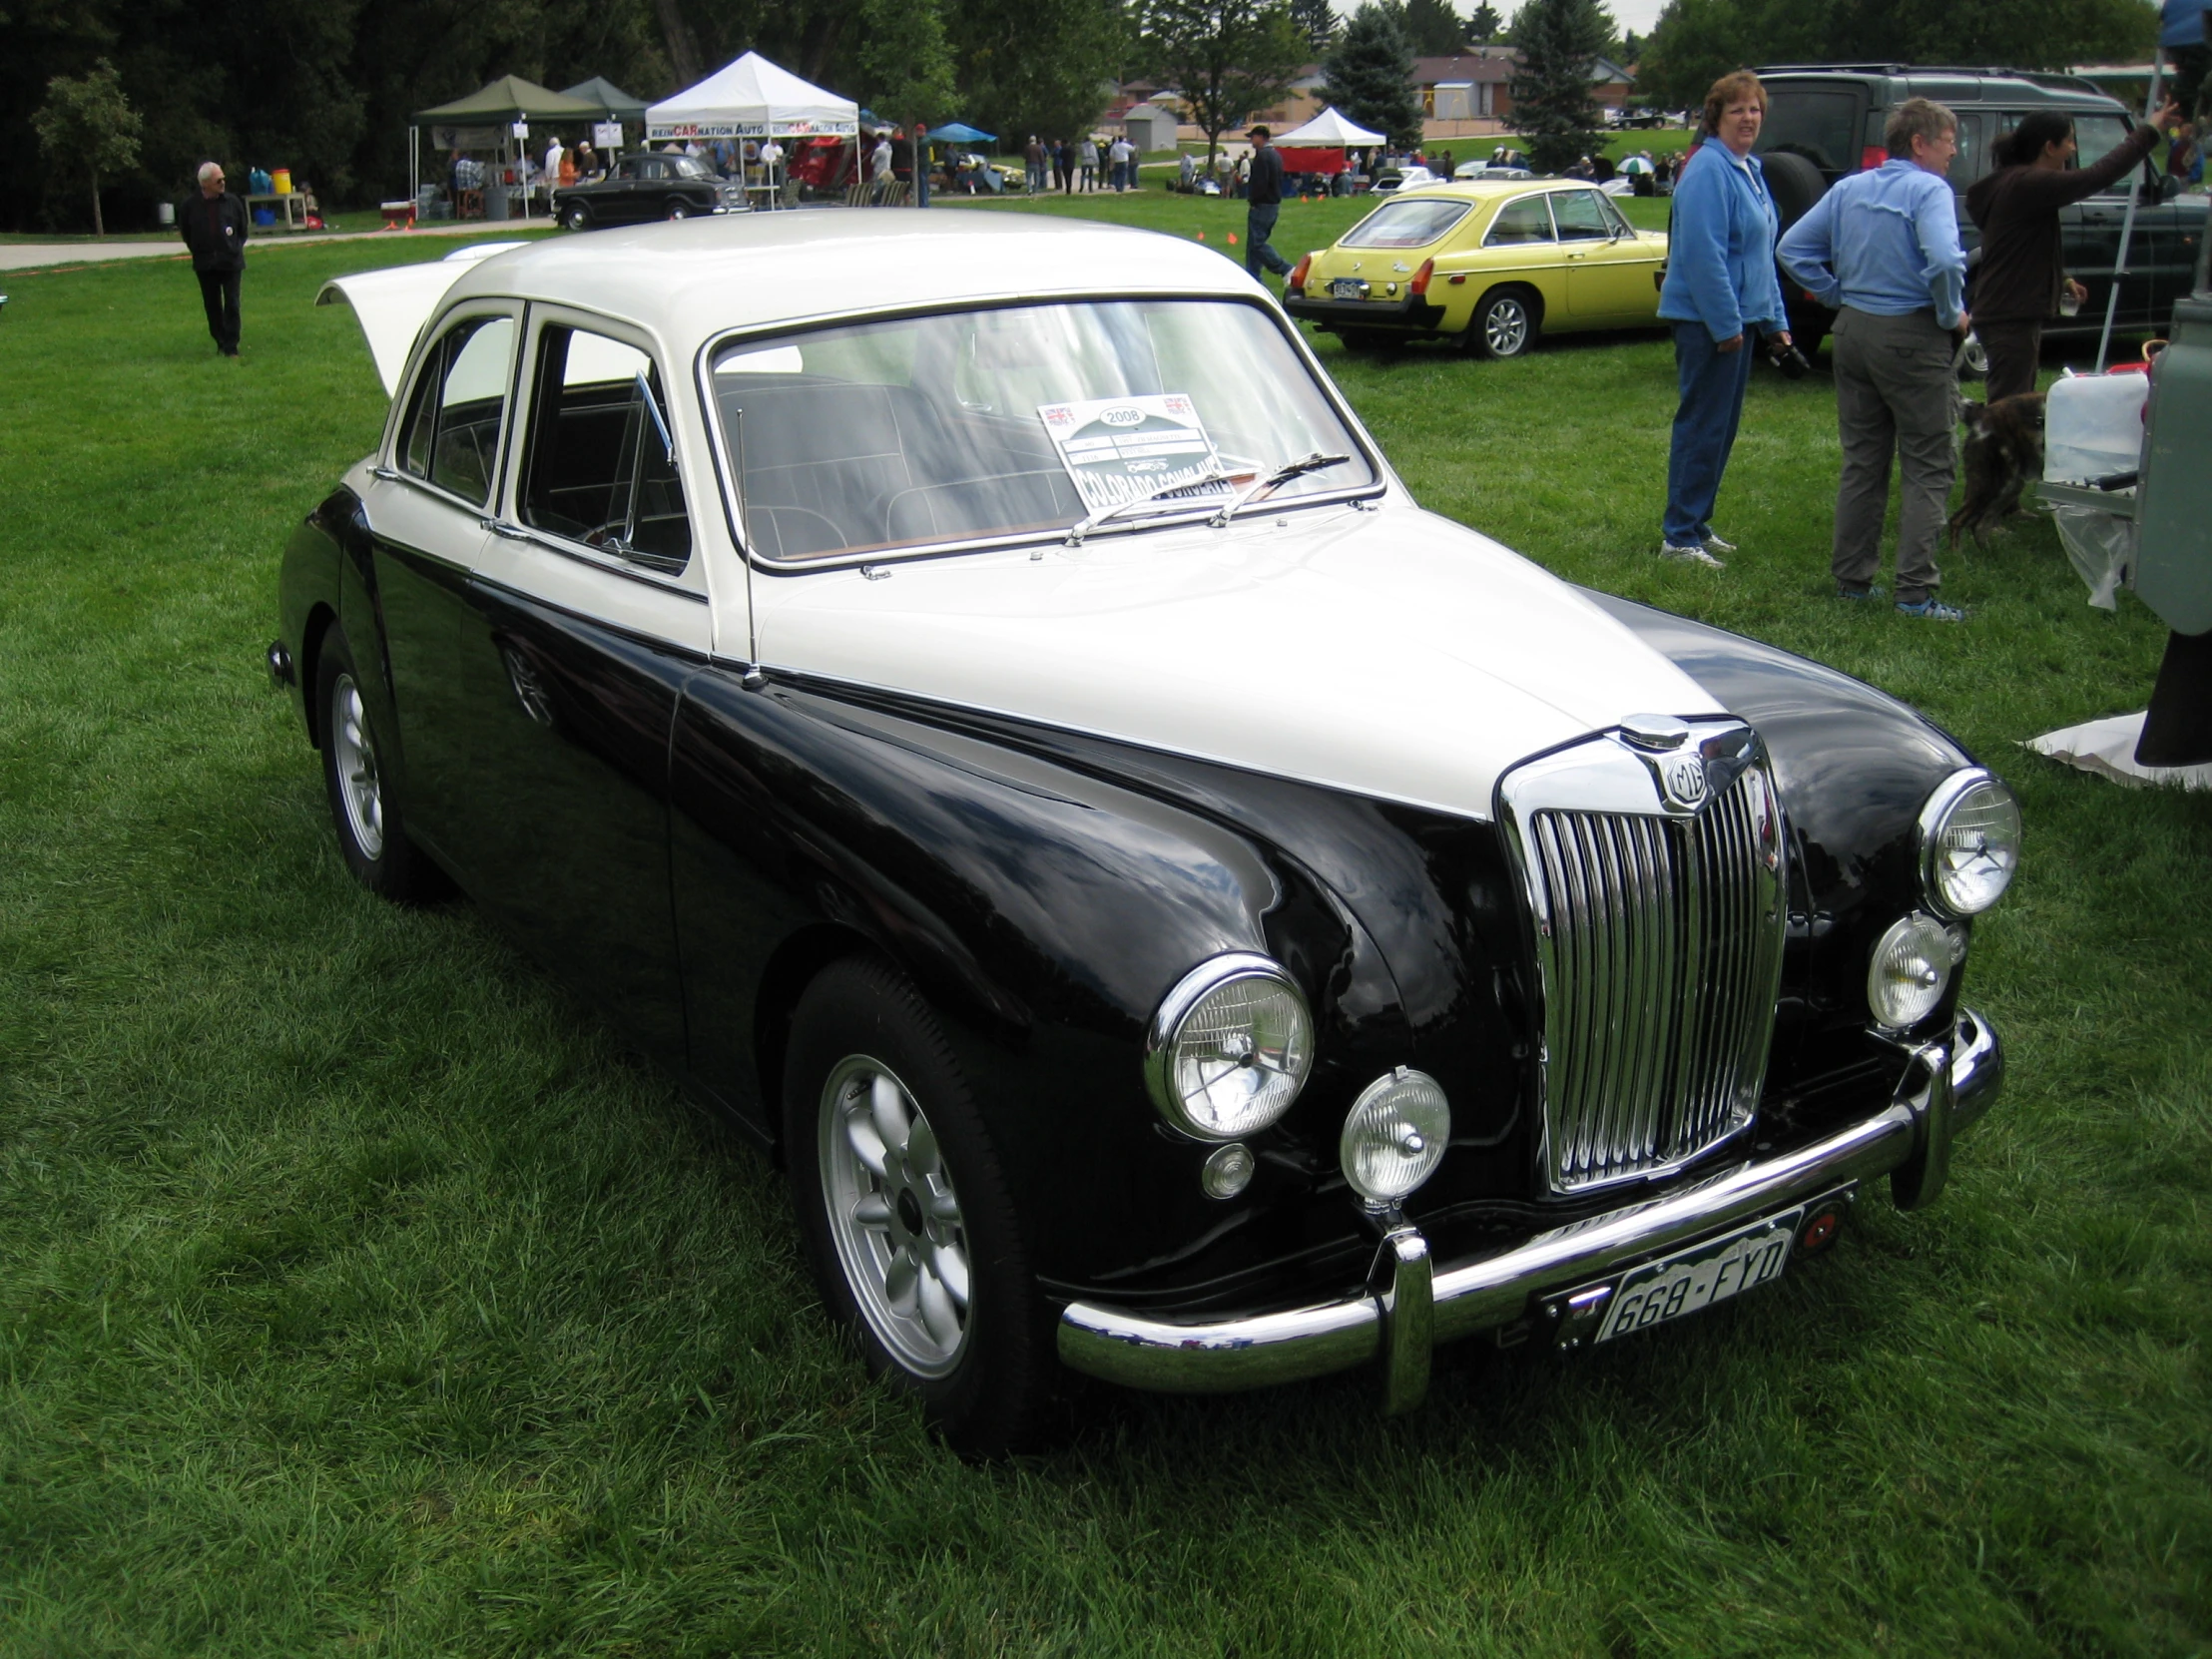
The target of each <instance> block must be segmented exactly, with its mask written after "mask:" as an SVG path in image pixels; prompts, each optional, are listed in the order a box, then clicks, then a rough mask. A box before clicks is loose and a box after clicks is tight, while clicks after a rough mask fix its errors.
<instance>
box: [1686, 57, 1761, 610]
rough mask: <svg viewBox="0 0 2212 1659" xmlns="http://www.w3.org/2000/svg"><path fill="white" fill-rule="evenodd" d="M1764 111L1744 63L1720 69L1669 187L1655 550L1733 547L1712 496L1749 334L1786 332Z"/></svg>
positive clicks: (1708, 559)
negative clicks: (1675, 386) (1668, 342)
mask: <svg viewBox="0 0 2212 1659" xmlns="http://www.w3.org/2000/svg"><path fill="white" fill-rule="evenodd" d="M1766 115H1767V93H1766V89H1765V88H1764V87H1762V86H1761V85H1760V84H1759V77H1758V76H1756V75H1754V74H1752V73H1751V72H1750V71H1749V70H1739V71H1737V72H1736V73H1735V74H1733V75H1723V76H1722V77H1721V78H1720V79H1719V80H1717V81H1715V82H1714V83H1713V90H1712V91H1711V92H1708V93H1707V94H1706V95H1705V133H1706V142H1705V144H1704V145H1703V146H1702V147H1701V148H1700V149H1699V150H1698V152H1697V154H1696V155H1694V156H1692V157H1691V158H1690V160H1689V161H1688V162H1687V163H1685V164H1684V166H1683V169H1682V173H1681V177H1680V179H1679V181H1678V182H1677V183H1676V185H1675V187H1674V226H1673V229H1672V232H1671V233H1670V240H1669V242H1668V246H1667V280H1666V285H1665V286H1664V287H1662V288H1661V289H1660V291H1659V315H1660V316H1661V317H1662V318H1663V319H1665V320H1666V321H1668V322H1671V323H1673V324H1674V366H1675V377H1676V380H1677V381H1678V383H1679V384H1680V387H1681V402H1680V404H1679V405H1678V406H1677V407H1676V409H1675V413H1674V443H1673V447H1672V449H1671V450H1670V451H1669V453H1668V456H1667V515H1666V517H1665V519H1664V520H1662V521H1661V524H1660V532H1661V536H1660V540H1661V546H1660V551H1661V553H1662V554H1663V555H1664V556H1665V557H1667V558H1670V559H1682V560H1687V561H1690V562H1692V563H1696V564H1702V565H1711V566H1712V567H1713V568H1715V569H1716V570H1717V569H1719V568H1720V566H1721V560H1720V558H1719V557H1718V555H1720V554H1722V553H1733V552H1734V551H1735V548H1734V546H1733V545H1731V544H1730V543H1728V542H1725V541H1722V540H1721V539H1720V538H1719V537H1718V536H1716V535H1714V534H1713V523H1712V519H1713V500H1714V497H1716V496H1717V495H1719V494H1720V488H1721V474H1722V473H1723V472H1725V471H1727V470H1728V452H1729V450H1730V449H1732V448H1734V447H1735V443H1736V424H1737V422H1738V421H1739V420H1740V419H1741V418H1742V416H1743V412H1744V388H1745V387H1746V386H1747V385H1749V384H1750V382H1751V358H1752V354H1751V352H1750V351H1749V350H1747V349H1746V346H1747V345H1748V344H1749V343H1750V340H1751V336H1752V334H1753V333H1754V332H1757V333H1759V334H1763V335H1766V336H1768V337H1770V338H1772V339H1775V340H1777V341H1779V342H1780V343H1781V344H1783V345H1787V344H1788V343H1789V341H1790V331H1789V329H1788V328H1786V327H1785V326H1783V322H1784V316H1785V313H1784V311H1783V308H1782V286H1781V284H1780V283H1779V282H1778V281H1776V279H1775V275H1774V243H1775V237H1776V235H1777V233H1778V232H1779V230H1780V225H1779V222H1778V221H1777V220H1776V218H1775V211H1774V201H1773V199H1772V198H1771V197H1769V196H1768V194H1767V182H1766V179H1765V176H1764V175H1763V174H1762V173H1761V171H1760V167H1759V158H1758V157H1756V156H1754V155H1753V154H1752V153H1751V147H1752V145H1753V144H1754V143H1755V142H1756V141H1757V140H1758V137H1759V127H1760V123H1761V122H1763V121H1764V120H1765V119H1766Z"/></svg>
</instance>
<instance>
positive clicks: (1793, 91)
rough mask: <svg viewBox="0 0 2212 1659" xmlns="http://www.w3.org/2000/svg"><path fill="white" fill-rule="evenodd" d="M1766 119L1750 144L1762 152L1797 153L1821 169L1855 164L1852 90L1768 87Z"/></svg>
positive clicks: (1857, 102) (1841, 169)
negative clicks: (1804, 89)
mask: <svg viewBox="0 0 2212 1659" xmlns="http://www.w3.org/2000/svg"><path fill="white" fill-rule="evenodd" d="M1767 98H1768V102H1767V119H1766V122H1765V124H1764V125H1762V126H1761V127H1760V129H1759V142H1758V144H1757V145H1755V146H1754V147H1753V148H1754V149H1755V150H1757V152H1758V153H1759V154H1760V155H1762V156H1764V155H1766V154H1767V153H1768V152H1770V151H1775V150H1786V151H1788V152H1789V153H1790V154H1791V155H1793V156H1803V157H1804V158H1805V159H1806V160H1807V161H1809V162H1811V163H1812V164H1813V165H1814V166H1815V167H1817V168H1819V169H1820V170H1821V171H1822V172H1823V173H1828V174H1836V173H1850V172H1853V171H1854V170H1856V169H1857V168H1858V166H1859V145H1858V143H1857V142H1856V141H1857V139H1858V134H1859V112H1860V110H1861V109H1862V108H1863V107H1864V105H1863V101H1862V100H1861V99H1860V98H1859V96H1858V95H1857V94H1856V93H1850V92H1845V91H1842V90H1840V89H1838V90H1834V91H1804V92H1801V91H1799V90H1798V89H1797V88H1795V87H1769V88H1768V90H1767Z"/></svg>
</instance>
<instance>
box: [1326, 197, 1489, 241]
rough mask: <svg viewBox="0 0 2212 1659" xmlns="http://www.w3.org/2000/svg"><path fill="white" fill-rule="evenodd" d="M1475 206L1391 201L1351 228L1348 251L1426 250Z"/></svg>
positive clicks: (1464, 203)
mask: <svg viewBox="0 0 2212 1659" xmlns="http://www.w3.org/2000/svg"><path fill="white" fill-rule="evenodd" d="M1472 207H1473V204H1472V203H1470V202H1419V201H1413V202H1403V201H1401V202H1390V203H1387V204H1385V205H1384V206H1383V207H1381V208H1378V209H1376V211H1375V212H1374V213H1372V214H1370V215H1368V217H1367V218H1366V219H1363V220H1362V221H1361V222H1360V223H1359V224H1358V225H1355V226H1354V227H1353V228H1352V233H1351V235H1349V236H1347V237H1346V238H1345V240H1344V246H1345V247H1347V248H1426V247H1427V246H1428V245H1429V244H1430V243H1432V242H1435V241H1437V240H1439V239H1440V238H1441V237H1442V236H1443V234H1444V233H1445V232H1446V231H1449V230H1450V229H1451V228H1452V227H1453V226H1454V225H1456V224H1458V223H1459V221H1461V220H1462V219H1464V218H1466V217H1467V213H1468V210H1469V209H1471V208H1472Z"/></svg>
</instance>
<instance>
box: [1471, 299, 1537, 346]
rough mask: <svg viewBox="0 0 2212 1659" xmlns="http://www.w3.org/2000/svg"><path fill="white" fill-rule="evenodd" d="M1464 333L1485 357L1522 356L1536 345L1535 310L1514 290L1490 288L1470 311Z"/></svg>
mask: <svg viewBox="0 0 2212 1659" xmlns="http://www.w3.org/2000/svg"><path fill="white" fill-rule="evenodd" d="M1468 332H1469V333H1470V334H1471V335H1472V337H1473V340H1474V348H1475V350H1476V351H1478V352H1479V353H1481V355H1483V356H1485V357H1499V358H1503V357H1519V356H1523V355H1525V354H1526V353H1527V352H1528V351H1529V350H1531V349H1532V348H1533V347H1534V346H1535V344H1536V335H1537V332H1538V325H1537V322H1536V311H1535V307H1534V306H1532V305H1531V304H1530V303H1529V301H1528V295H1527V294H1525V293H1523V292H1522V291H1521V290H1520V289H1518V288H1492V289H1491V290H1490V291H1489V292H1488V293H1485V294H1484V295H1483V296H1482V300H1481V303H1480V304H1478V305H1476V306H1475V307H1474V320H1473V321H1472V322H1471V323H1469V324H1468Z"/></svg>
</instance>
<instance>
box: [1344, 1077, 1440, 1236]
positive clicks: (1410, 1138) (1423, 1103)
mask: <svg viewBox="0 0 2212 1659" xmlns="http://www.w3.org/2000/svg"><path fill="white" fill-rule="evenodd" d="M1450 1139H1451V1106H1450V1104H1449V1103H1448V1102H1447V1101H1446V1100H1445V1099H1444V1091H1443V1090H1442V1089H1441V1088H1439V1087H1437V1084H1436V1080H1435V1079H1434V1078H1433V1077H1430V1076H1429V1075H1428V1074H1427V1073H1425V1072H1418V1071H1409V1070H1407V1069H1406V1068H1405V1067H1403V1066H1399V1067H1398V1068H1397V1070H1395V1071H1393V1072H1391V1073H1390V1074H1389V1076H1387V1077H1379V1078H1377V1079H1376V1080H1375V1081H1374V1082H1372V1083H1370V1084H1369V1085H1368V1086H1367V1087H1366V1088H1365V1089H1363V1090H1362V1091H1361V1093H1360V1098H1359V1099H1358V1100H1355V1101H1354V1102H1353V1103H1352V1111H1351V1113H1350V1114H1349V1115H1348V1116H1347V1117H1346V1118H1345V1132H1344V1137H1343V1139H1342V1140H1340V1141H1339V1142H1338V1143H1337V1153H1338V1156H1339V1157H1340V1158H1341V1159H1342V1160H1343V1162H1344V1171H1345V1179H1346V1180H1347V1181H1349V1182H1351V1183H1352V1190H1353V1191H1354V1192H1356V1193H1358V1194H1359V1195H1360V1196H1361V1197H1362V1198H1366V1199H1372V1200H1374V1201H1375V1202H1376V1203H1378V1204H1394V1203H1396V1202H1397V1201H1398V1200H1399V1199H1401V1198H1403V1197H1404V1196H1405V1195H1406V1194H1407V1193H1409V1192H1411V1191H1412V1190H1413V1189H1414V1188H1415V1187H1418V1186H1419V1185H1420V1184H1421V1183H1422V1182H1423V1181H1425V1180H1427V1179H1428V1178H1429V1177H1430V1176H1431V1175H1434V1174H1435V1173H1436V1165H1437V1164H1438V1163H1440V1162H1441V1161H1442V1160H1443V1155H1444V1143H1445V1142H1446V1141H1448V1140H1450Z"/></svg>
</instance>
